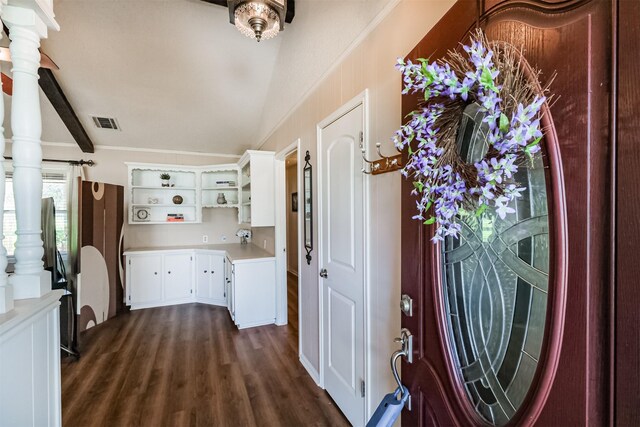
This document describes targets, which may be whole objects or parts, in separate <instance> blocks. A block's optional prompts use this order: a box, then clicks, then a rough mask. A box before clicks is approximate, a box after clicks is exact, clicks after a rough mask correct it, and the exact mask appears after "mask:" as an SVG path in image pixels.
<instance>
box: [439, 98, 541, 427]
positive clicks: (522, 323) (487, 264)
mask: <svg viewBox="0 0 640 427" xmlns="http://www.w3.org/2000/svg"><path fill="white" fill-rule="evenodd" d="M482 118H483V113H482V112H481V111H480V109H479V106H478V105H477V104H471V105H469V106H467V107H466V108H465V110H464V115H463V119H462V122H461V125H460V129H459V131H458V137H457V144H458V149H459V150H460V154H461V157H462V159H464V160H465V161H467V162H469V163H474V162H477V161H479V160H480V159H482V158H483V157H484V156H485V153H486V152H487V143H486V141H485V135H486V133H487V130H488V129H487V125H486V124H483V123H482ZM516 181H517V182H518V183H520V184H522V185H523V186H526V187H527V189H526V191H524V192H523V193H522V197H521V198H519V199H517V200H516V201H514V202H513V203H512V204H511V205H510V207H512V208H513V209H515V211H516V212H515V213H512V214H508V215H507V216H506V218H505V219H504V220H503V219H500V217H499V216H498V215H497V214H496V213H495V212H494V211H492V210H491V209H488V210H486V211H485V212H484V213H483V214H482V215H481V216H480V217H477V216H476V215H475V213H473V212H471V213H462V214H461V217H460V220H461V222H462V232H461V233H460V237H459V238H458V239H456V238H451V237H448V238H446V240H445V241H444V242H443V244H442V246H441V247H442V257H441V260H442V282H443V287H444V288H443V295H444V306H445V311H446V314H447V319H446V324H447V328H448V333H449V342H450V346H451V348H450V349H449V350H450V354H451V357H452V358H453V362H454V363H453V365H454V366H455V369H456V370H457V373H458V378H459V380H460V381H461V382H462V383H463V385H464V389H465V390H466V394H467V397H468V399H469V400H470V402H471V404H472V406H473V407H474V408H475V411H476V412H477V413H478V414H479V415H480V416H481V417H482V418H483V419H484V420H486V421H487V422H488V423H490V424H492V425H496V426H502V425H504V424H506V423H507V422H508V421H509V420H510V419H511V418H512V417H513V416H514V415H515V413H516V412H517V411H518V409H519V408H520V407H521V405H522V404H523V402H524V400H525V396H526V395H527V393H528V391H529V389H530V388H531V385H532V382H533V378H534V375H535V373H536V369H537V367H538V361H539V359H540V350H541V348H542V342H543V338H544V329H545V320H546V313H547V295H548V293H547V291H548V287H549V283H548V281H549V220H548V212H547V183H546V178H545V172H544V167H543V163H542V160H541V159H540V156H538V158H537V160H536V161H535V162H534V163H533V164H532V163H531V162H530V161H528V162H527V164H523V165H521V166H520V168H519V171H518V174H517V175H516Z"/></svg>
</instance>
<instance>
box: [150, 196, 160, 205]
mask: <svg viewBox="0 0 640 427" xmlns="http://www.w3.org/2000/svg"><path fill="white" fill-rule="evenodd" d="M147 202H148V203H149V204H150V205H157V204H158V203H160V200H158V198H157V197H148V198H147Z"/></svg>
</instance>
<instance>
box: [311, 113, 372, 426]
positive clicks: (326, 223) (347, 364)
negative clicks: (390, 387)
mask: <svg viewBox="0 0 640 427" xmlns="http://www.w3.org/2000/svg"><path fill="white" fill-rule="evenodd" d="M363 110H364V108H363V106H362V105H360V106H358V107H357V108H355V109H353V110H351V111H350V112H349V113H347V114H345V115H344V116H342V117H341V118H339V119H338V120H336V121H335V122H333V123H331V124H330V125H329V126H327V127H326V128H324V129H322V134H321V138H320V144H319V155H320V156H321V161H320V168H319V169H320V170H319V175H320V176H319V180H320V188H321V190H320V194H321V196H320V197H321V208H320V214H319V216H320V230H321V231H320V233H321V239H320V241H321V251H320V266H321V268H324V269H326V271H327V276H326V277H325V278H323V279H321V286H322V304H323V312H322V313H323V314H322V319H323V320H322V328H323V346H324V350H323V359H324V362H323V364H324V369H323V371H324V385H325V388H326V390H327V392H328V393H329V394H330V395H331V397H332V398H333V400H334V401H335V402H336V404H337V405H338V407H339V408H340V409H341V410H342V412H343V413H344V414H345V416H346V417H347V418H348V419H349V421H350V422H351V423H352V424H354V425H362V424H364V398H363V396H362V393H361V391H360V382H361V381H363V380H364V253H363V239H364V235H363V223H364V219H363V195H362V172H361V164H359V163H358V157H357V156H356V154H357V153H359V152H360V149H359V141H360V135H361V132H362V130H363ZM360 162H361V160H360Z"/></svg>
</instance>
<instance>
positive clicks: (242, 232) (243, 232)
mask: <svg viewBox="0 0 640 427" xmlns="http://www.w3.org/2000/svg"><path fill="white" fill-rule="evenodd" d="M236 236H238V237H239V238H240V244H242V245H246V244H247V240H248V239H250V238H251V230H247V229H246V228H241V229H239V230H238V231H237V232H236Z"/></svg>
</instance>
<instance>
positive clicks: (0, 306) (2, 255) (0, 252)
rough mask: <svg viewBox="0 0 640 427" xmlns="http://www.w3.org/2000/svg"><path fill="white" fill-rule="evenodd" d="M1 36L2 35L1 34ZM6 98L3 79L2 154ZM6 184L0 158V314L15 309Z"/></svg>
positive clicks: (0, 151)
mask: <svg viewBox="0 0 640 427" xmlns="http://www.w3.org/2000/svg"><path fill="white" fill-rule="evenodd" d="M5 4H6V0H4V1H0V14H1V13H2V7H3V6H4V5H5ZM0 38H2V35H1V34H0ZM3 120H4V98H3V97H2V80H0V154H4V150H5V140H4V127H3V126H2V121H3ZM4 186H5V170H4V160H3V159H0V314H2V313H7V312H9V311H11V310H13V288H12V287H11V285H10V284H9V282H8V277H7V273H6V270H7V250H6V249H5V247H4V244H3V243H2V240H3V239H4V196H5V194H4Z"/></svg>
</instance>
